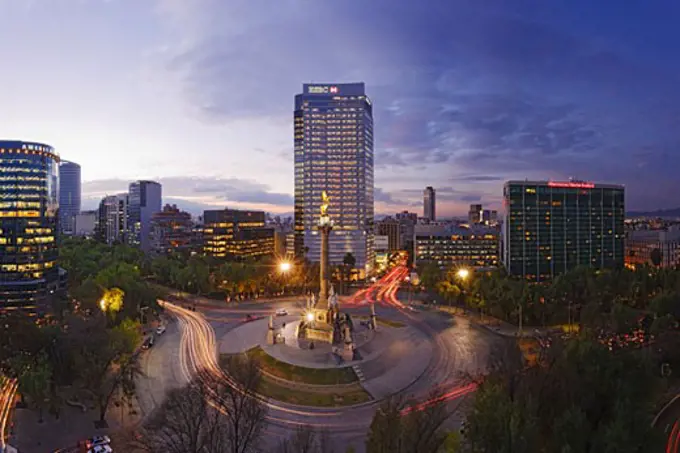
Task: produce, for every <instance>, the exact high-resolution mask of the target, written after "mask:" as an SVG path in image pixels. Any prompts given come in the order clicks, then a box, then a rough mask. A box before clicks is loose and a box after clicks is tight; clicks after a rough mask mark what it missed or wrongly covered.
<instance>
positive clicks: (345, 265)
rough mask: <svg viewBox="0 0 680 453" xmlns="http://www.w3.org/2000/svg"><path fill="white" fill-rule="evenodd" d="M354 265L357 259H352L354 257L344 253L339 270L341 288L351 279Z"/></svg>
mask: <svg viewBox="0 0 680 453" xmlns="http://www.w3.org/2000/svg"><path fill="white" fill-rule="evenodd" d="M356 264H357V259H356V258H355V257H354V255H352V254H351V253H350V252H347V253H345V256H344V257H343V258H342V268H341V274H342V283H343V286H345V285H346V284H347V283H348V282H349V281H350V280H351V279H352V270H353V269H354V267H355V266H356ZM345 290H346V288H345Z"/></svg>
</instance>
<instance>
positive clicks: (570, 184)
mask: <svg viewBox="0 0 680 453" xmlns="http://www.w3.org/2000/svg"><path fill="white" fill-rule="evenodd" d="M548 187H559V188H563V189H594V188H595V184H593V183H592V182H582V181H579V182H576V181H564V182H562V181H549V182H548Z"/></svg>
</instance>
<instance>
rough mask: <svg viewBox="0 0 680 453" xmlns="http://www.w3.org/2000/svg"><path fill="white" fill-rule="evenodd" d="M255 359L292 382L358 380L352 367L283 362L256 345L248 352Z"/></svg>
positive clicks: (349, 381) (270, 370)
mask: <svg viewBox="0 0 680 453" xmlns="http://www.w3.org/2000/svg"><path fill="white" fill-rule="evenodd" d="M246 354H248V356H249V357H250V358H251V359H253V360H255V361H256V362H257V363H258V365H259V367H260V369H262V370H263V371H264V372H265V373H269V374H271V375H273V376H276V377H278V378H281V379H285V380H286V381H290V382H299V383H301V384H311V385H338V384H351V383H353V382H358V381H359V379H358V378H357V375H356V373H355V372H354V370H353V369H352V368H351V367H344V368H306V367H301V366H297V365H291V364H290V363H286V362H282V361H280V360H277V359H275V358H274V357H272V356H270V355H269V354H267V353H266V352H265V351H264V350H263V349H262V348H261V347H259V346H257V347H254V348H252V349H250V350H248V351H247V352H246Z"/></svg>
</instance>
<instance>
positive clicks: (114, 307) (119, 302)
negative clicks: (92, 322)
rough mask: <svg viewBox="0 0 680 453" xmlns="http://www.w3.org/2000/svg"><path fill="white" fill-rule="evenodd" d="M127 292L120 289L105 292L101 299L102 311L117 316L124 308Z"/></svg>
mask: <svg viewBox="0 0 680 453" xmlns="http://www.w3.org/2000/svg"><path fill="white" fill-rule="evenodd" d="M124 297H125V292H124V291H123V290H122V289H120V288H111V289H107V290H105V291H104V294H103V295H102V299H101V302H100V304H101V307H100V308H101V309H102V311H104V312H106V313H110V314H111V315H115V314H116V313H118V312H119V311H120V309H121V308H123V298H124Z"/></svg>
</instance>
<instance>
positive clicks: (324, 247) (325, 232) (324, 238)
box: [317, 191, 333, 309]
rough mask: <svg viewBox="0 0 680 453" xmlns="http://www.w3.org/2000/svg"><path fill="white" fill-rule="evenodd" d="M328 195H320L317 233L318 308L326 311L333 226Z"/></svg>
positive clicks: (324, 193)
mask: <svg viewBox="0 0 680 453" xmlns="http://www.w3.org/2000/svg"><path fill="white" fill-rule="evenodd" d="M328 201H329V200H328V195H327V194H326V192H325V191H324V192H323V193H322V194H321V212H320V216H319V231H321V257H320V260H319V268H320V272H319V274H320V275H319V286H320V289H321V291H320V292H319V303H318V304H317V307H318V308H321V309H328V307H329V304H328V293H329V289H330V278H329V275H328V270H329V260H328V254H329V243H328V241H329V236H330V233H331V229H333V224H332V222H331V219H330V217H329V216H328V205H329V202H328Z"/></svg>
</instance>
